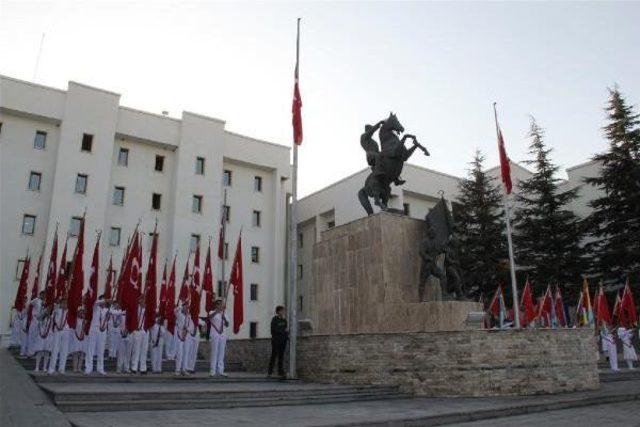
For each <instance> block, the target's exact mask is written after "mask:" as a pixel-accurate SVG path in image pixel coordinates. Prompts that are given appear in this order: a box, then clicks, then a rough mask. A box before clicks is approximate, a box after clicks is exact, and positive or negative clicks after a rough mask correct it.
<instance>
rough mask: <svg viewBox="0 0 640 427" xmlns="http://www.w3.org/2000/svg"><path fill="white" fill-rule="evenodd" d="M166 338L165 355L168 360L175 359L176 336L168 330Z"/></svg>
mask: <svg viewBox="0 0 640 427" xmlns="http://www.w3.org/2000/svg"><path fill="white" fill-rule="evenodd" d="M165 338H166V339H165V340H164V347H165V348H164V351H165V355H166V357H167V360H174V359H175V358H176V341H175V336H174V335H173V334H172V333H171V332H169V331H167V332H166V333H165Z"/></svg>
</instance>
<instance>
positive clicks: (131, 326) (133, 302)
mask: <svg viewBox="0 0 640 427" xmlns="http://www.w3.org/2000/svg"><path fill="white" fill-rule="evenodd" d="M139 256H140V241H139V239H138V230H137V229H136V231H135V232H134V235H133V240H132V243H131V249H130V251H129V256H128V257H127V262H126V264H125V267H124V272H123V273H122V280H121V284H120V286H121V287H122V290H121V291H120V290H118V292H121V293H122V296H121V299H122V308H123V309H124V310H126V312H127V317H126V328H127V331H129V332H132V331H134V330H136V329H137V327H138V299H139V298H140V294H141V289H140V287H141V283H140V270H141V268H140V258H139Z"/></svg>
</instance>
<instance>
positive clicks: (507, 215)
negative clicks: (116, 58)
mask: <svg viewBox="0 0 640 427" xmlns="http://www.w3.org/2000/svg"><path fill="white" fill-rule="evenodd" d="M493 116H494V118H495V122H496V135H497V137H498V141H499V140H500V128H499V127H498V112H497V110H496V103H495V102H494V103H493ZM509 210H510V206H509V195H508V194H506V195H505V198H504V217H505V222H506V225H507V244H508V246H509V267H510V270H511V294H512V295H511V296H512V299H513V317H515V319H514V320H515V327H516V329H520V308H519V307H518V287H517V284H516V263H515V260H514V257H513V240H512V238H511V215H510V212H509Z"/></svg>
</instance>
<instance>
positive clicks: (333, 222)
mask: <svg viewBox="0 0 640 427" xmlns="http://www.w3.org/2000/svg"><path fill="white" fill-rule="evenodd" d="M335 226H336V222H335V221H329V222H327V228H333V227H335Z"/></svg>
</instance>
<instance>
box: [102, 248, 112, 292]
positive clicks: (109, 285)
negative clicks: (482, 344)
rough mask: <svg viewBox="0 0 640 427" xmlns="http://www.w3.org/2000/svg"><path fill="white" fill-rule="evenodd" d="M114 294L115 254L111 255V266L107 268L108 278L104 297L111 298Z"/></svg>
mask: <svg viewBox="0 0 640 427" xmlns="http://www.w3.org/2000/svg"><path fill="white" fill-rule="evenodd" d="M112 294H113V255H112V256H110V257H109V268H108V269H107V280H106V281H105V283H104V299H111V295H112Z"/></svg>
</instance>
